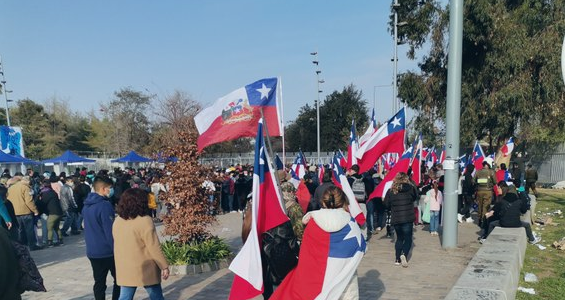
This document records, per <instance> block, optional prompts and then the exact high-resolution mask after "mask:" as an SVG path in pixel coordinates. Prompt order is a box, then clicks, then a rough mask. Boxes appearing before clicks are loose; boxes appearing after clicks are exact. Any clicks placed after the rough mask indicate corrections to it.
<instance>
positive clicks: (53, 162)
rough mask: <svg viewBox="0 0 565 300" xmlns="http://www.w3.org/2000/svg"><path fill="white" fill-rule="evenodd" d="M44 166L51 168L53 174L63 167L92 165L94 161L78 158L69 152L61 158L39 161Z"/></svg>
mask: <svg viewBox="0 0 565 300" xmlns="http://www.w3.org/2000/svg"><path fill="white" fill-rule="evenodd" d="M41 163H42V164H44V165H46V166H53V169H54V171H55V173H59V172H61V171H62V169H64V168H65V165H71V166H77V165H84V164H94V163H96V160H94V159H88V158H84V157H80V156H78V155H76V154H74V153H73V152H71V151H70V150H67V151H65V152H64V153H63V154H62V155H61V156H59V157H55V158H51V159H46V160H42V161H41Z"/></svg>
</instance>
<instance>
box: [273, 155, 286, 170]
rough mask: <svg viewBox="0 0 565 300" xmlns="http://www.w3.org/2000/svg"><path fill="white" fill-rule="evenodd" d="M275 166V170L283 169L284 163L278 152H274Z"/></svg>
mask: <svg viewBox="0 0 565 300" xmlns="http://www.w3.org/2000/svg"><path fill="white" fill-rule="evenodd" d="M275 166H276V167H277V170H284V164H283V162H282V160H281V158H280V157H279V155H278V154H275Z"/></svg>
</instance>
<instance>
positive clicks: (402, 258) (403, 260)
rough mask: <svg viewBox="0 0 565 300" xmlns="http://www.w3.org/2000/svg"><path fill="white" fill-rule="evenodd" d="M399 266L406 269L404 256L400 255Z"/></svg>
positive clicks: (406, 264) (406, 262)
mask: <svg viewBox="0 0 565 300" xmlns="http://www.w3.org/2000/svg"><path fill="white" fill-rule="evenodd" d="M400 264H401V265H402V266H403V267H404V268H408V261H407V260H406V256H405V255H404V254H402V255H400Z"/></svg>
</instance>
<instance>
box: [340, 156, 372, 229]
mask: <svg viewBox="0 0 565 300" xmlns="http://www.w3.org/2000/svg"><path fill="white" fill-rule="evenodd" d="M332 177H333V178H332V180H333V182H334V184H335V185H336V186H337V187H339V188H340V189H341V190H342V191H343V192H344V193H345V195H346V196H347V200H349V213H350V214H351V216H352V217H353V218H355V221H357V223H358V224H359V226H363V225H364V224H365V220H366V217H365V215H364V214H363V211H361V207H360V206H359V203H358V202H357V199H355V194H353V190H352V189H351V186H350V185H349V181H347V177H346V176H345V173H344V172H343V169H342V168H341V166H340V165H339V160H338V158H337V157H336V156H335V155H334V159H333V176H332Z"/></svg>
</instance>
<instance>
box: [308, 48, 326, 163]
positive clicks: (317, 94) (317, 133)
mask: <svg viewBox="0 0 565 300" xmlns="http://www.w3.org/2000/svg"><path fill="white" fill-rule="evenodd" d="M310 55H312V56H314V60H313V61H312V63H313V64H314V65H315V66H316V86H317V89H316V96H317V100H316V145H317V150H318V163H320V93H321V92H322V90H320V83H324V82H325V81H324V80H321V79H320V73H322V71H320V68H319V66H320V61H319V60H318V51H316V52H311V53H310Z"/></svg>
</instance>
